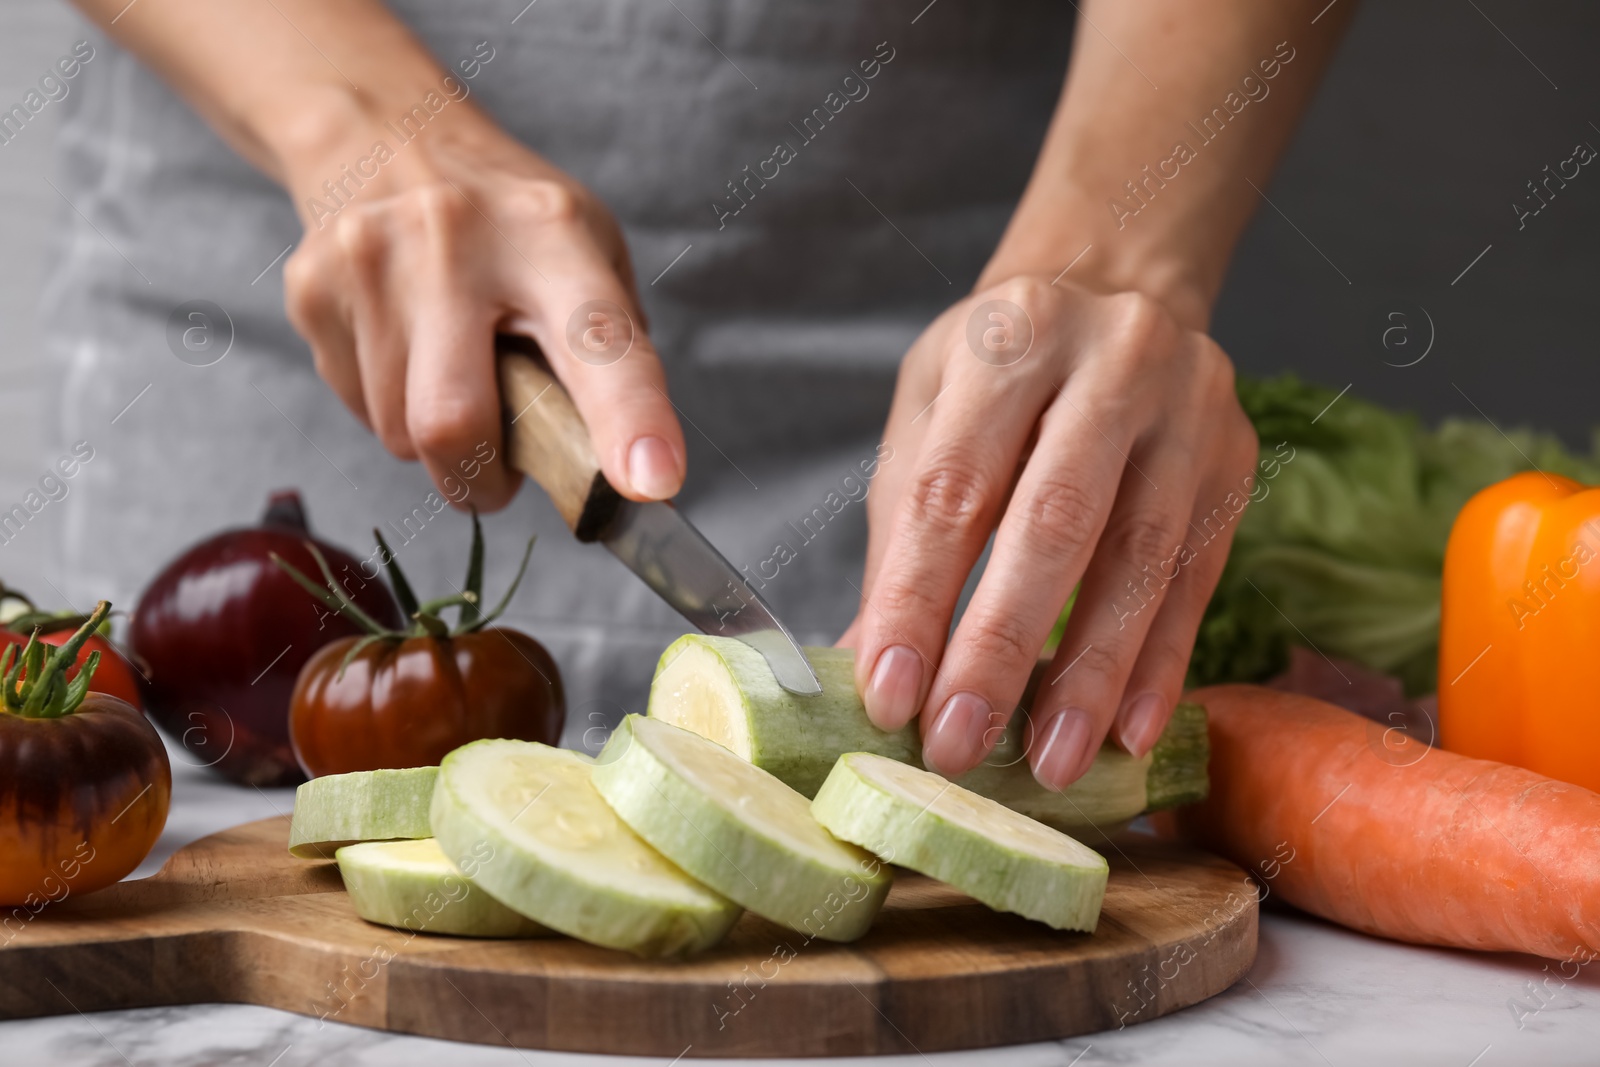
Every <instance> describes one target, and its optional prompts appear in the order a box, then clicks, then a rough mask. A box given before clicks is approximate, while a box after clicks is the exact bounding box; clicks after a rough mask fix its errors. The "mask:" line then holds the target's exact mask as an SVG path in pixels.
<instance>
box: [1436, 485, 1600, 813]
mask: <svg viewBox="0 0 1600 1067" xmlns="http://www.w3.org/2000/svg"><path fill="white" fill-rule="evenodd" d="M1441 608H1442V614H1441V622H1440V627H1439V740H1440V743H1441V744H1442V745H1443V747H1445V748H1446V749H1449V750H1450V751H1452V752H1459V753H1461V754H1463V755H1466V756H1474V757H1478V758H1480V759H1491V760H1498V761H1499V762H1501V763H1510V764H1514V765H1516V766H1518V767H1526V768H1528V769H1529V770H1532V771H1537V772H1539V773H1540V774H1543V775H1547V776H1549V777H1551V778H1556V779H1559V780H1560V781H1563V782H1571V783H1573V784H1575V785H1581V786H1584V787H1585V788H1588V789H1593V790H1597V791H1600V488H1589V487H1587V486H1584V485H1580V484H1579V483H1577V482H1575V481H1573V480H1572V479H1570V478H1563V477H1560V476H1559V475H1548V476H1547V475H1544V474H1540V473H1538V472H1537V471H1529V472H1525V473H1523V474H1517V475H1514V476H1512V477H1510V478H1507V479H1506V480H1505V481H1503V482H1500V483H1498V484H1497V485H1492V486H1490V487H1489V488H1487V489H1485V490H1483V491H1482V492H1480V493H1478V494H1477V495H1476V496H1474V497H1473V498H1472V499H1471V500H1469V501H1467V504H1466V506H1465V507H1464V508H1462V509H1461V513H1460V514H1459V515H1457V516H1456V521H1455V525H1454V527H1453V528H1452V529H1451V531H1450V543H1449V547H1448V548H1447V549H1446V550H1445V558H1444V593H1443V603H1442V605H1441Z"/></svg>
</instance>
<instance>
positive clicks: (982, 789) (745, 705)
mask: <svg viewBox="0 0 1600 1067" xmlns="http://www.w3.org/2000/svg"><path fill="white" fill-rule="evenodd" d="M806 656H807V657H808V658H809V659H810V660H811V665H812V667H813V668H814V669H815V670H816V672H817V678H818V680H819V681H820V682H821V683H822V692H821V693H819V694H816V695H814V696H802V695H799V694H796V693H791V692H789V691H788V690H786V689H784V688H783V687H782V686H780V685H778V683H777V681H776V680H775V679H774V678H773V676H772V671H771V669H770V668H769V667H768V666H767V664H766V661H765V660H763V659H762V658H761V654H760V653H759V652H757V651H755V650H754V649H752V648H751V647H750V646H748V645H746V644H745V643H744V642H742V641H738V640H736V639H734V638H728V637H711V636H707V635H704V634H688V635H686V636H684V637H681V638H679V639H678V640H677V641H674V642H673V643H672V645H671V646H669V647H668V648H667V650H666V651H665V652H664V653H662V655H661V661H660V662H659V663H658V664H657V666H656V674H655V680H654V682H653V683H652V684H651V687H650V716H651V717H652V718H656V719H660V720H662V721H663V722H667V723H671V724H672V725H674V726H681V727H683V728H684V729H687V730H691V731H693V732H695V733H698V734H700V735H701V736H703V737H706V738H709V739H710V740H712V741H715V742H716V743H717V744H719V745H721V746H723V747H724V748H726V749H728V750H729V751H731V752H733V753H734V754H735V755H737V756H741V757H743V758H744V759H747V760H749V761H750V762H751V763H754V764H755V765H756V766H757V767H760V768H762V769H763V770H766V771H768V772H770V773H771V774H773V775H775V776H777V777H778V778H779V779H780V780H782V781H783V782H784V784H786V785H788V786H789V787H790V788H792V789H795V790H796V791H798V792H800V793H803V794H805V795H806V796H808V797H811V796H815V795H816V794H817V790H818V789H820V788H821V787H822V783H823V781H824V780H825V779H826V778H827V777H828V774H829V773H830V772H831V771H832V769H833V765H834V763H835V761H837V760H838V758H839V757H840V756H841V755H843V754H844V753H846V752H871V753H873V754H875V755H879V756H883V757H886V758H888V759H892V760H896V761H898V762H900V763H908V764H912V765H914V766H918V767H920V766H921V765H922V745H921V740H920V736H919V734H918V731H917V726H916V724H915V723H914V722H913V723H910V724H908V725H906V726H904V727H902V728H901V729H899V730H895V731H892V732H888V733H886V732H884V731H882V730H879V729H878V728H877V727H875V726H873V725H872V723H871V721H870V720H868V718H867V713H866V709H865V708H863V707H862V705H861V698H860V697H859V696H858V695H857V694H856V687H855V659H854V657H855V653H854V652H853V651H852V650H850V649H844V648H807V649H806ZM1025 718H1026V717H1025V716H1022V715H1013V716H1012V718H1011V722H1010V724H1009V725H1008V726H1007V727H1006V729H1005V732H1004V734H1003V735H1002V736H1001V737H1000V738H999V740H998V742H997V744H996V745H995V748H994V751H993V752H992V753H991V754H990V755H989V758H988V759H987V760H985V761H984V763H983V764H981V765H980V766H978V767H975V768H974V769H973V770H971V771H969V772H968V773H966V774H964V775H962V776H961V777H960V778H958V779H957V783H958V784H959V785H961V786H962V787H963V788H966V789H969V790H971V791H972V792H975V793H978V794H980V795H982V796H986V797H990V798H992V799H994V800H997V801H999V802H1000V803H1002V804H1004V805H1006V806H1007V807H1009V808H1011V809H1013V810H1014V811H1019V812H1021V813H1023V814H1024V815H1028V816H1030V817H1032V818H1034V819H1037V820H1039V821H1040V822H1043V823H1046V824H1047V825H1050V826H1053V827H1055V828H1056V829H1058V830H1062V831H1064V832H1066V833H1069V834H1072V835H1074V836H1077V837H1082V838H1085V839H1087V840H1091V841H1095V840H1099V839H1100V838H1101V836H1102V835H1104V834H1111V833H1114V832H1116V831H1117V830H1119V829H1121V828H1122V827H1123V826H1124V825H1126V824H1127V823H1128V822H1129V821H1130V820H1132V819H1133V818H1135V817H1136V816H1138V815H1139V814H1141V813H1143V812H1146V811H1153V810H1156V809H1158V808H1163V807H1172V806H1176V805H1178V804H1185V803H1190V802H1192V801H1195V800H1199V799H1202V798H1203V797H1204V796H1205V793H1206V781H1207V779H1206V760H1207V758H1208V754H1209V753H1208V746H1207V735H1206V720H1205V709H1204V708H1202V707H1200V706H1199V705H1197V704H1179V705H1178V707H1177V710H1176V711H1174V713H1173V716H1172V723H1171V724H1170V725H1169V726H1168V727H1167V731H1166V733H1164V734H1163V735H1162V737H1161V739H1160V740H1159V741H1158V742H1157V743H1156V746H1155V749H1154V750H1153V751H1152V752H1151V753H1149V754H1147V755H1145V756H1144V757H1142V758H1135V757H1133V756H1130V755H1128V754H1127V753H1126V752H1124V751H1122V750H1121V749H1120V748H1117V747H1116V746H1114V745H1111V744H1107V745H1105V746H1104V747H1102V748H1101V750H1100V754H1099V756H1098V757H1097V758H1096V759H1095V762H1094V764H1093V765H1092V766H1091V767H1090V768H1089V771H1088V772H1087V773H1086V774H1085V775H1084V776H1083V777H1082V778H1080V779H1079V780H1078V781H1076V782H1074V783H1072V785H1070V786H1068V787H1067V788H1066V790H1065V791H1063V792H1060V793H1057V792H1054V791H1052V790H1049V789H1046V788H1045V787H1044V786H1042V785H1040V784H1039V783H1038V782H1037V781H1035V779H1034V777H1033V773H1032V772H1031V771H1030V770H1029V768H1028V763H1027V760H1026V759H1025V758H1024V757H1025V754H1026V750H1025V747H1024V729H1025Z"/></svg>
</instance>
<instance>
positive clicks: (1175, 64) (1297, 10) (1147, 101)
mask: <svg viewBox="0 0 1600 1067" xmlns="http://www.w3.org/2000/svg"><path fill="white" fill-rule="evenodd" d="M1353 8H1354V0H1346V2H1344V3H1341V4H1338V5H1337V6H1336V7H1334V8H1333V9H1332V10H1330V11H1327V12H1326V13H1325V14H1324V15H1323V16H1322V17H1321V18H1319V19H1318V21H1317V22H1316V24H1315V25H1313V24H1311V18H1312V13H1311V12H1309V11H1308V10H1307V9H1306V8H1305V7H1304V6H1303V5H1300V4H1293V5H1291V4H1284V3H1279V2H1275V0H1132V2H1130V0H1084V2H1083V3H1082V7H1081V12H1082V13H1081V15H1080V19H1079V25H1078V30H1077V39H1076V42H1075V44H1074V46H1073V58H1072V65H1071V69H1070V73H1069V75H1068V78H1067V83H1066V87H1065V89H1064V91H1063V94H1062V99H1061V103H1060V104H1059V105H1058V106H1057V109H1056V114H1055V116H1054V118H1053V119H1052V120H1051V124H1050V129H1049V131H1048V133H1047V134H1046V137H1045V141H1044V145H1043V147H1042V148H1041V150H1040V154H1039V159H1038V162H1037V164H1036V165H1035V168H1034V172H1033V176H1032V178H1031V179H1030V181H1029V183H1028V188H1027V190H1026V192H1025V193H1024V195H1023V197H1022V200H1021V202H1020V204H1019V205H1018V207H1017V210H1016V213H1015V214H1014V215H1013V217H1012V220H1011V224H1010V226H1009V227H1008V228H1007V230H1006V233H1005V236H1004V237H1003V238H1002V240H1001V242H1000V245H999V247H998V249H997V250H996V252H995V255H994V257H993V259H992V260H991V261H990V264H989V266H988V268H987V269H986V270H985V272H984V276H983V278H982V279H981V280H980V283H979V284H980V287H981V286H983V285H987V284H991V283H993V282H997V281H999V280H1001V279H1002V278H1004V277H1007V276H1011V275H1016V274H1022V273H1033V274H1049V275H1050V276H1052V277H1054V276H1055V275H1056V274H1057V273H1058V272H1060V271H1061V270H1062V269H1063V268H1064V267H1066V266H1067V265H1068V264H1069V263H1072V261H1073V260H1074V258H1075V257H1077V256H1078V255H1079V253H1080V252H1083V251H1084V249H1085V248H1087V249H1088V251H1087V252H1086V253H1085V254H1084V255H1083V257H1082V259H1080V260H1078V261H1077V263H1076V264H1074V265H1073V267H1072V270H1071V272H1070V273H1069V274H1068V279H1069V280H1071V281H1073V282H1076V283H1078V284H1081V285H1085V286H1087V287H1088V288H1090V289H1093V290H1096V291H1102V292H1115V291H1121V290H1129V289H1131V290H1136V291H1141V292H1144V293H1146V294H1148V295H1150V296H1153V297H1156V298H1157V299H1159V300H1161V301H1162V302H1163V303H1165V304H1166V305H1167V307H1168V308H1169V309H1170V310H1171V311H1172V313H1173V314H1174V315H1175V316H1177V317H1178V319H1179V320H1180V321H1181V322H1183V324H1184V325H1186V326H1188V327H1190V328H1194V329H1204V328H1205V326H1206V323H1207V321H1208V320H1209V317H1210V309H1211V305H1212V303H1213V301H1214V300H1215V299H1216V295H1217V291H1218V289H1220V288H1221V285H1222V279H1223V276H1224V274H1225V273H1226V270H1227V264H1228V260H1229V258H1230V256H1231V255H1232V252H1233V246H1234V243H1235V242H1236V241H1237V240H1238V238H1239V234H1240V233H1241V232H1242V230H1243V229H1244V225H1245V223H1246V222H1247V221H1248V220H1249V218H1250V215H1251V213H1252V212H1253V211H1254V210H1255V207H1256V205H1257V203H1258V202H1259V199H1260V198H1259V194H1258V193H1257V192H1256V190H1255V189H1254V188H1252V187H1251V183H1254V184H1255V185H1256V186H1258V187H1265V185H1266V182H1267V179H1268V175H1269V174H1270V173H1271V171H1272V168H1273V165H1274V164H1275V163H1276V161H1277V158H1278V155H1279V154H1280V153H1281V152H1282V150H1283V147H1284V145H1285V144H1286V143H1287V142H1288V139H1289V136H1290V134H1291V132H1292V131H1293V129H1294V125H1295V122H1296V120H1297V119H1298V118H1299V115H1300V113H1301V111H1302V110H1303V109H1304V108H1305V106H1306V103H1307V102H1308V101H1309V99H1310V97H1311V94H1312V92H1313V90H1314V89H1315V87H1316V83H1317V79H1318V77H1319V75H1320V74H1321V71H1322V69H1323V67H1324V66H1325V65H1326V63H1327V61H1328V58H1329V57H1330V56H1331V54H1332V52H1333V49H1334V47H1335V45H1336V43H1337V40H1338V36H1339V32H1340V30H1341V29H1342V28H1343V24H1344V19H1345V18H1346V17H1347V16H1348V14H1349V13H1350V12H1351V11H1352V10H1353Z"/></svg>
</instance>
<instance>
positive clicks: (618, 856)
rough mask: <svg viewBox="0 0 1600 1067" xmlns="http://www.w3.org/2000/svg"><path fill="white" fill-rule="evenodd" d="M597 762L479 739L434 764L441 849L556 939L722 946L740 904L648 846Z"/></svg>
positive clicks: (639, 948) (684, 950) (656, 950)
mask: <svg viewBox="0 0 1600 1067" xmlns="http://www.w3.org/2000/svg"><path fill="white" fill-rule="evenodd" d="M593 772H594V761H593V760H592V759H590V758H589V757H587V756H584V755H581V754H579V753H577V752H569V751H566V750H563V749H558V748H551V747H550V746H548V745H541V744H539V743H537V742H533V741H505V740H484V741H473V742H472V743H470V744H467V745H463V746H462V747H460V748H458V749H456V750H455V751H454V752H451V753H450V754H449V755H447V756H446V757H445V758H444V761H443V762H442V763H441V764H440V765H439V783H438V785H437V787H436V788H435V789H434V792H433V808H432V812H431V819H430V821H431V823H432V826H433V833H434V836H435V837H436V838H438V841H439V847H440V848H441V849H442V850H443V851H444V854H445V856H447V857H448V858H449V859H450V861H451V862H452V863H454V864H456V866H458V867H461V868H462V869H467V865H468V863H469V862H472V859H473V857H474V856H476V855H478V854H479V853H480V852H481V851H482V850H483V849H484V848H485V847H487V848H488V849H489V851H490V853H491V855H490V858H488V859H485V860H480V861H478V862H476V863H475V865H474V866H473V867H472V872H473V873H472V881H473V882H474V883H475V884H477V885H478V886H481V887H482V888H483V889H485V890H487V891H488V893H489V894H490V895H491V896H493V897H494V898H495V899H496V900H499V901H500V902H501V903H503V904H505V905H507V906H508V907H510V908H512V909H514V910H515V911H517V912H519V913H521V914H522V915H525V916H527V917H528V918H530V919H533V920H534V921H535V922H538V923H540V924H542V925H544V926H548V927H550V928H551V929H554V930H559V931H560V932H561V933H564V934H568V935H570V936H572V937H576V938H579V939H581V940H584V941H588V942H590V943H592V944H596V945H604V946H606V947H608V948H616V949H622V950H624V951H627V952H632V953H634V954H636V955H639V956H646V957H651V956H680V955H690V954H692V953H694V952H698V951H700V950H702V949H706V948H709V947H711V946H712V945H714V944H716V943H717V942H718V941H720V940H722V936H723V935H724V934H725V933H727V932H728V929H729V928H730V927H731V926H733V924H734V922H735V921H737V920H738V918H739V914H740V908H739V906H738V905H737V904H734V903H733V902H732V901H730V900H728V899H726V898H725V897H723V896H721V895H720V894H718V893H715V892H713V891H712V890H710V889H708V888H706V887H705V886H703V885H701V884H700V883H699V882H697V881H695V880H694V879H693V878H690V877H689V876H688V875H687V874H685V873H684V872H683V871H681V870H679V869H678V868H677V867H675V866H673V865H672V863H670V862H669V861H668V860H666V859H665V858H664V857H663V856H662V855H661V854H660V853H659V852H657V851H656V850H655V849H653V848H651V847H650V846H649V845H647V844H645V843H644V841H642V840H641V839H640V838H639V837H638V835H636V834H635V833H634V832H633V831H632V830H630V829H628V827H627V826H626V825H625V824H624V823H623V822H622V820H620V819H618V818H617V816H616V813H614V812H613V811H612V810H611V808H610V807H609V806H608V805H607V804H606V802H605V801H604V800H602V799H601V797H600V794H599V793H598V792H596V791H595V788H594V782H593V781H592V775H593Z"/></svg>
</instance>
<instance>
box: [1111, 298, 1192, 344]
mask: <svg viewBox="0 0 1600 1067" xmlns="http://www.w3.org/2000/svg"><path fill="white" fill-rule="evenodd" d="M1107 300H1108V303H1107V308H1108V309H1109V310H1108V321H1107V330H1108V332H1109V334H1110V340H1111V345H1112V347H1113V348H1114V349H1115V350H1117V351H1119V352H1121V353H1123V354H1124V355H1127V356H1134V357H1142V358H1143V359H1145V360H1151V359H1159V358H1165V357H1167V356H1169V355H1171V354H1172V352H1173V350H1174V348H1175V347H1176V346H1175V345H1174V344H1173V341H1174V340H1175V339H1176V336H1177V332H1178V329H1177V324H1176V323H1175V322H1174V321H1173V319H1172V316H1171V315H1169V314H1168V313H1167V310H1166V308H1164V307H1162V306H1161V304H1160V302H1159V301H1156V300H1154V299H1152V298H1151V297H1148V296H1146V295H1145V294H1143V293H1137V292H1127V293H1116V294H1114V295H1112V296H1110V297H1108V298H1107Z"/></svg>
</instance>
